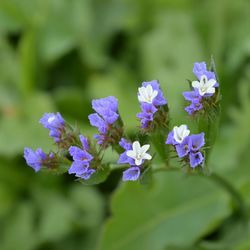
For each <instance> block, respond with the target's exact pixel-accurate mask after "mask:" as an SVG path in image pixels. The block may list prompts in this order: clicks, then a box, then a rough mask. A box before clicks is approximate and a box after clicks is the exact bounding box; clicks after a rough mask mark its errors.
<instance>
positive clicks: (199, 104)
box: [183, 62, 219, 115]
mask: <svg viewBox="0 0 250 250" xmlns="http://www.w3.org/2000/svg"><path fill="white" fill-rule="evenodd" d="M193 73H194V74H195V76H196V77H197V78H198V81H193V82H192V87H193V90H192V91H186V92H183V96H184V98H185V100H187V101H189V102H191V103H190V105H189V106H187V107H186V108H185V110H186V111H187V113H188V114H189V115H193V114H194V113H195V112H197V111H199V110H201V109H203V107H204V106H203V101H204V100H205V101H207V98H209V97H211V96H213V95H214V93H215V88H216V87H219V84H218V82H217V80H216V76H215V73H214V72H212V71H208V70H207V66H206V63H205V62H201V63H195V64H194V68H193Z"/></svg>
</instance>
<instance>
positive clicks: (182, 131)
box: [173, 125, 190, 143]
mask: <svg viewBox="0 0 250 250" xmlns="http://www.w3.org/2000/svg"><path fill="white" fill-rule="evenodd" d="M173 131H174V139H175V141H176V142H178V143H182V141H183V140H184V138H185V137H187V136H188V135H189V134H190V130H189V129H188V128H187V125H181V126H179V127H177V126H175V127H174V129H173Z"/></svg>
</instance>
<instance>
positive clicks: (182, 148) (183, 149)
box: [175, 136, 190, 158]
mask: <svg viewBox="0 0 250 250" xmlns="http://www.w3.org/2000/svg"><path fill="white" fill-rule="evenodd" d="M175 149H176V152H177V154H178V156H179V157H180V158H182V157H184V156H186V155H187V154H188V153H189V152H190V136H187V137H185V138H184V140H183V142H182V143H180V144H177V145H176V146H175Z"/></svg>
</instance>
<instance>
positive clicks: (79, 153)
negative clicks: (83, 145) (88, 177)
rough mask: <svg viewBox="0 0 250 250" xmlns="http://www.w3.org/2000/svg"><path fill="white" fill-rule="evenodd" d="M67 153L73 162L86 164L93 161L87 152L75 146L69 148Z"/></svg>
mask: <svg viewBox="0 0 250 250" xmlns="http://www.w3.org/2000/svg"><path fill="white" fill-rule="evenodd" d="M69 153H70V155H71V156H72V157H73V160H74V161H81V162H83V163H84V164H87V163H88V162H90V161H91V160H92V159H93V156H92V155H91V154H89V153H88V152H87V151H85V150H82V149H80V148H78V147H76V146H71V147H70V148H69Z"/></svg>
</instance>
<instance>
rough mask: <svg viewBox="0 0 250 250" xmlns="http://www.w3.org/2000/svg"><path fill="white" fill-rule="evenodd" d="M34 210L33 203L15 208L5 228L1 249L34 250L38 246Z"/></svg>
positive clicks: (0, 244)
mask: <svg viewBox="0 0 250 250" xmlns="http://www.w3.org/2000/svg"><path fill="white" fill-rule="evenodd" d="M34 220H35V214H34V208H33V205H32V204H31V203H28V202H26V203H22V204H19V205H18V206H17V207H15V213H13V214H12V216H10V218H9V219H8V223H7V225H6V227H5V228H4V229H5V230H4V233H3V240H2V241H1V243H0V248H1V249H3V250H32V249H34V248H35V246H36V244H37V235H36V232H35V231H34Z"/></svg>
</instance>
